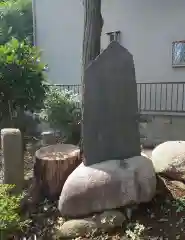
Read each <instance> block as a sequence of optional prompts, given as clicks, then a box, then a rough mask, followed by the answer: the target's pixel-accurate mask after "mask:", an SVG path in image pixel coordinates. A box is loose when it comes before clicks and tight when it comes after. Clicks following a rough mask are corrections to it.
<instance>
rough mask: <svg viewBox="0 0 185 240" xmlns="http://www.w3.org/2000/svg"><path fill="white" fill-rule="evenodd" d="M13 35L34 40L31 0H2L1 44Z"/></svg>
mask: <svg viewBox="0 0 185 240" xmlns="http://www.w3.org/2000/svg"><path fill="white" fill-rule="evenodd" d="M12 37H15V38H17V39H18V40H20V41H22V40H25V39H27V40H28V41H29V42H33V19H32V1H31V0H6V1H1V2H0V44H4V43H6V42H8V41H9V40H11V38H12Z"/></svg>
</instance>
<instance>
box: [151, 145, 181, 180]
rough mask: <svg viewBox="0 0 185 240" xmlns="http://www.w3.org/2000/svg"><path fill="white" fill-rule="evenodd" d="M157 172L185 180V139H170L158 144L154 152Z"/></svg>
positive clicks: (153, 158) (153, 160)
mask: <svg viewBox="0 0 185 240" xmlns="http://www.w3.org/2000/svg"><path fill="white" fill-rule="evenodd" d="M152 162H153V165H154V168H155V171H156V172H157V173H162V174H164V175H166V176H167V177H170V178H172V179H174V180H183V181H184V180H185V141H169V142H165V143H162V144H160V145H158V146H157V147H156V148H155V149H154V150H153V152H152Z"/></svg>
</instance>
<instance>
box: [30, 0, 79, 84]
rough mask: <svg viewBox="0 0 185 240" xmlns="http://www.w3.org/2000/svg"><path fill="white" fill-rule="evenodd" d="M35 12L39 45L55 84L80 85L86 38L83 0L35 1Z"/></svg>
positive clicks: (50, 78)
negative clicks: (83, 44)
mask: <svg viewBox="0 0 185 240" xmlns="http://www.w3.org/2000/svg"><path fill="white" fill-rule="evenodd" d="M33 1H34V3H35V4H34V5H35V12H36V14H35V15H36V45H37V46H38V47H40V48H41V50H42V51H43V53H42V60H43V61H44V63H47V64H48V67H49V72H48V77H49V80H50V81H51V82H52V83H61V84H75V83H79V82H80V74H81V54H82V39H83V35H82V33H83V5H82V3H81V0H38V1H37V0H33Z"/></svg>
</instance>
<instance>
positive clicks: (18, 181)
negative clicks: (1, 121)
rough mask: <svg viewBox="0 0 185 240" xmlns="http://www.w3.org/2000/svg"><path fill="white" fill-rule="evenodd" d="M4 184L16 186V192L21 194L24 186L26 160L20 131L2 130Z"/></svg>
mask: <svg viewBox="0 0 185 240" xmlns="http://www.w3.org/2000/svg"><path fill="white" fill-rule="evenodd" d="M1 147H2V154H3V172H4V181H3V183H4V184H15V185H16V187H15V192H16V193H21V191H22V189H23V185H24V158H23V149H22V137H21V132H20V130H19V129H13V128H5V129H2V130H1Z"/></svg>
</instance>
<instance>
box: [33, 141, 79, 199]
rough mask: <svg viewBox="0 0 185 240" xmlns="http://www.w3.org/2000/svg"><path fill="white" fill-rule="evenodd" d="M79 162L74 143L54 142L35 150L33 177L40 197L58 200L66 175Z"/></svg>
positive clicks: (77, 151) (77, 150) (77, 149)
mask: <svg viewBox="0 0 185 240" xmlns="http://www.w3.org/2000/svg"><path fill="white" fill-rule="evenodd" d="M80 163H81V157H80V149H79V148H78V147H77V146H74V145H70V144H56V145H50V146H47V147H42V148H40V149H39V150H38V151H36V153H35V165H34V177H35V182H36V187H37V188H38V189H39V195H40V197H41V198H48V199H50V200H58V198H59V196H60V194H61V191H62V188H63V185H64V183H65V181H66V179H67V177H68V176H69V175H70V174H71V173H72V172H73V170H74V169H75V168H76V167H77V166H78V165H79V164H80Z"/></svg>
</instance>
